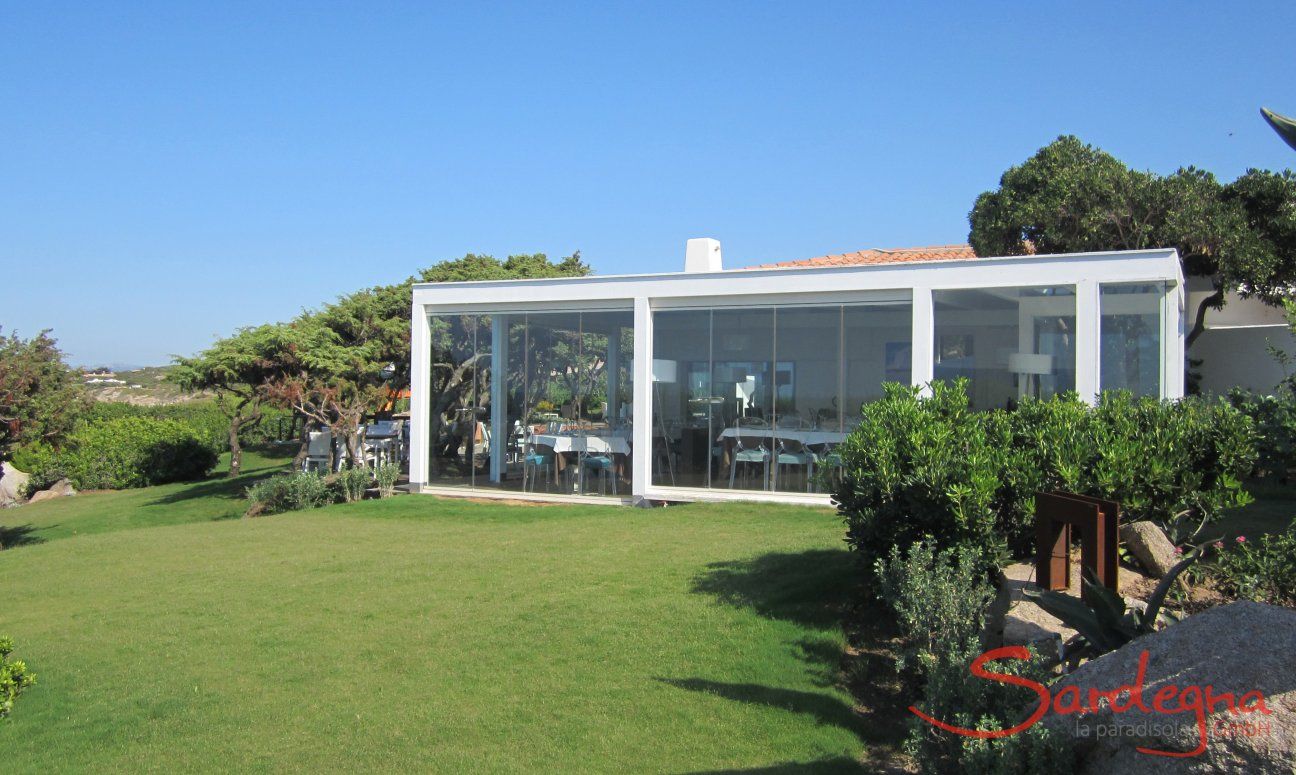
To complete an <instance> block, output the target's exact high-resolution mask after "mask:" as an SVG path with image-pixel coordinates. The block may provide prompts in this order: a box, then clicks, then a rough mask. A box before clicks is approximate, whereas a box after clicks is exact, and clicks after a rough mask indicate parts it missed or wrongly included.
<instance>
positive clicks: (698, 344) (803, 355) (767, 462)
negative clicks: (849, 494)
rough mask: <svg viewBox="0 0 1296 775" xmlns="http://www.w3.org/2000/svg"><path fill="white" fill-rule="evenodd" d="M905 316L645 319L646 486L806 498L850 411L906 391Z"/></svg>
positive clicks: (838, 312)
mask: <svg viewBox="0 0 1296 775" xmlns="http://www.w3.org/2000/svg"><path fill="white" fill-rule="evenodd" d="M911 317H912V309H911V304H910V302H909V301H908V300H904V301H891V302H878V303H870V304H822V305H781V306H760V307H715V308H705V309H676V310H659V311H657V312H654V313H653V358H652V365H653V379H652V386H653V414H652V418H653V457H652V465H651V471H652V482H653V484H654V485H657V486H675V487H699V488H712V489H736V490H774V491H780V492H814V491H816V490H817V489H818V482H819V477H817V476H816V474H817V473H821V472H822V471H823V469H825V467H827V468H829V469H831V467H832V466H835V465H838V459H837V458H836V456H835V455H834V453H833V448H834V447H835V446H836V445H837V444H839V443H840V442H841V441H842V440H844V439H845V435H846V433H847V432H849V430H850V425H849V424H848V423H849V422H850V421H851V419H852V418H854V419H856V420H857V419H858V413H859V406H860V403H861V402H862V401H863V400H866V399H869V398H874V397H876V396H878V395H880V394H881V391H882V383H883V382H885V381H888V380H894V381H900V382H904V383H905V384H908V383H909V381H910V365H909V358H910V353H911V351H912V348H911V346H910V344H911V343H910V338H911V334H910V332H911V330H912V325H911ZM829 473H831V471H829Z"/></svg>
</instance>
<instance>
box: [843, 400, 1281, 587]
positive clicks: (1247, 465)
mask: <svg viewBox="0 0 1296 775" xmlns="http://www.w3.org/2000/svg"><path fill="white" fill-rule="evenodd" d="M931 387H932V392H931V395H930V396H928V397H923V396H920V395H919V392H918V389H917V388H915V387H911V386H908V385H896V384H889V385H887V386H886V394H885V396H884V397H883V398H881V399H879V400H877V401H874V402H872V403H868V404H865V405H864V406H863V408H862V419H861V422H860V424H859V426H857V427H856V428H855V429H854V430H853V431H852V432H851V434H850V436H849V437H848V438H847V439H846V441H845V442H844V443H843V444H842V445H841V446H840V447H839V448H838V451H839V453H840V454H841V456H842V462H843V468H842V473H841V476H840V477H839V479H838V481H837V482H836V484H835V485H834V488H833V496H834V499H835V500H836V502H837V504H838V511H839V513H840V514H841V516H842V517H843V519H844V520H845V522H846V527H847V543H848V544H849V545H850V547H851V548H852V549H854V550H856V551H857V552H859V553H860V556H861V559H862V560H863V561H864V563H865V567H866V568H869V569H872V568H873V566H874V563H876V561H877V560H878V559H880V558H882V557H883V556H885V554H886V552H887V551H889V550H890V548H891V547H894V546H910V545H911V544H913V543H914V542H915V541H917V540H919V539H921V538H923V537H924V536H930V537H931V538H932V540H934V541H935V542H936V544H937V545H938V546H940V547H951V546H956V545H971V546H976V547H979V548H980V550H981V552H982V556H983V557H984V558H985V561H986V564H987V565H988V566H993V565H1000V564H1003V563H1004V562H1005V561H1006V560H1007V559H1008V558H1009V557H1010V556H1011V557H1026V556H1028V555H1029V554H1030V552H1031V550H1032V547H1033V543H1034V533H1033V520H1034V510H1035V493H1036V492H1040V491H1048V490H1066V491H1071V492H1078V493H1082V494H1087V495H1093V496H1100V497H1104V498H1110V499H1112V500H1116V501H1118V502H1119V503H1120V504H1121V507H1122V514H1123V515H1124V518H1125V519H1127V520H1129V521H1135V520H1140V519H1150V520H1152V521H1154V522H1156V523H1157V524H1159V525H1160V526H1161V527H1162V528H1163V529H1165V530H1166V531H1167V532H1168V533H1169V534H1170V535H1171V538H1172V540H1175V541H1176V543H1178V542H1180V541H1183V540H1187V539H1189V538H1191V536H1192V534H1193V533H1194V532H1195V531H1194V530H1193V528H1195V527H1197V526H1199V525H1200V524H1202V523H1208V522H1211V521H1213V520H1215V519H1217V518H1218V517H1219V516H1221V514H1222V512H1223V511H1224V510H1226V509H1229V508H1232V507H1235V506H1240V505H1244V504H1246V503H1247V502H1249V496H1248V495H1247V493H1246V492H1245V491H1244V490H1243V488H1242V480H1243V478H1244V477H1246V476H1247V474H1248V473H1249V472H1250V471H1251V469H1252V467H1253V465H1254V461H1255V456H1256V451H1255V447H1256V439H1255V432H1254V430H1253V424H1252V421H1251V419H1250V418H1248V417H1247V416H1246V415H1245V414H1243V413H1242V412H1241V411H1239V410H1238V409H1236V408H1234V407H1233V406H1231V405H1230V404H1229V403H1228V402H1226V401H1223V400H1219V399H1204V398H1186V399H1182V400H1179V401H1159V400H1156V399H1153V398H1133V397H1131V396H1130V395H1129V394H1128V393H1108V394H1104V395H1103V396H1102V397H1101V399H1100V401H1099V403H1098V405H1097V406H1096V407H1091V406H1088V405H1087V404H1085V403H1083V402H1081V401H1080V400H1079V399H1078V398H1077V397H1076V396H1075V395H1074V394H1068V395H1063V396H1055V397H1053V398H1050V399H1047V400H1034V399H1026V400H1024V401H1022V402H1021V404H1020V405H1019V406H1018V407H1017V408H1016V409H1014V410H1006V409H998V410H989V411H972V410H971V409H970V408H969V405H968V397H967V384H966V381H964V380H959V381H956V382H953V383H945V382H936V383H933V384H932V386H931ZM1184 515H1186V516H1184ZM1185 526H1191V527H1185Z"/></svg>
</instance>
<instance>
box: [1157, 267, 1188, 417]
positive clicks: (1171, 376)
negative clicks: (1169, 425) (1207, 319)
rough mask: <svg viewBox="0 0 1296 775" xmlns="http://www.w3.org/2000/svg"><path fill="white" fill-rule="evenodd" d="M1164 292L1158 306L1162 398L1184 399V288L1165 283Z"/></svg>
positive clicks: (1186, 364)
mask: <svg viewBox="0 0 1296 775" xmlns="http://www.w3.org/2000/svg"><path fill="white" fill-rule="evenodd" d="M1165 289H1166V292H1165V300H1164V303H1163V304H1162V306H1161V324H1162V329H1161V337H1162V339H1161V341H1162V346H1161V352H1162V353H1164V357H1165V360H1164V361H1163V362H1162V364H1161V396H1162V398H1183V395H1184V370H1185V369H1186V368H1187V366H1188V362H1187V361H1186V360H1185V354H1184V336H1185V331H1186V323H1187V321H1186V320H1185V317H1184V312H1185V309H1184V308H1185V304H1184V286H1183V283H1173V282H1168V283H1166V284H1165Z"/></svg>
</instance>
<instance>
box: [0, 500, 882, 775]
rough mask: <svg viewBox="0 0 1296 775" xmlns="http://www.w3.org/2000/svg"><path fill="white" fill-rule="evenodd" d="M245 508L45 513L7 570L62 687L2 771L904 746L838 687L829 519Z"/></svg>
mask: <svg viewBox="0 0 1296 775" xmlns="http://www.w3.org/2000/svg"><path fill="white" fill-rule="evenodd" d="M230 492H231V491H230V490H228V489H227V488H225V487H222V486H219V485H218V483H216V484H214V483H212V482H208V483H200V484H197V485H186V486H177V487H171V488H154V489H153V490H147V491H138V492H135V493H111V494H103V495H88V496H79V497H78V498H76V499H71V500H70V501H68V503H67V504H66V505H65V504H58V503H55V504H50V505H49V507H44V506H37V507H33V508H32V509H31V510H30V511H29V512H27V513H26V514H25V515H24V516H23V519H24V520H29V521H30V522H32V523H33V524H34V525H36V526H37V528H36V532H37V534H39V535H40V536H41V537H44V538H47V539H50V540H47V541H45V542H43V543H34V544H31V545H27V546H21V547H18V548H15V549H12V550H8V551H4V552H0V588H2V589H4V590H5V600H6V604H5V606H4V608H3V610H2V611H0V633H6V634H10V635H12V636H13V637H14V638H15V639H16V641H17V643H18V645H19V650H20V654H19V655H20V656H21V657H23V658H25V659H26V660H27V661H28V663H29V665H30V666H31V667H32V668H33V670H35V672H36V673H37V674H38V675H39V683H38V684H37V686H35V687H34V688H33V689H31V690H30V691H29V692H28V693H27V694H25V695H24V696H23V697H22V698H21V699H20V700H19V702H18V704H17V706H16V707H15V711H14V713H13V715H12V717H11V718H10V719H9V720H8V721H5V722H3V723H0V761H3V762H4V770H5V771H6V772H50V771H89V770H94V771H127V770H129V771H137V770H166V771H184V770H213V769H221V770H236V771H243V770H259V771H271V770H285V769H286V770H307V769H310V770H317V769H323V770H328V771H339V770H340V771H348V770H369V771H376V770H392V769H397V770H402V771H429V770H439V771H549V772H552V771H586V770H588V771H623V772H624V771H633V772H641V771H651V772H687V771H706V770H744V769H761V768H778V769H783V768H786V769H788V770H795V769H798V768H800V767H805V768H807V769H812V770H816V771H818V770H860V769H864V768H863V767H862V766H861V765H860V763H859V762H860V761H861V758H862V757H864V756H866V755H867V750H866V749H869V748H877V747H882V748H885V747H887V746H889V745H892V744H894V742H895V741H889V740H888V741H878V744H877V745H876V746H875V745H874V741H873V740H872V739H871V738H870V734H871V732H870V730H869V729H868V728H867V727H866V726H865V725H863V724H861V722H860V720H859V717H858V716H857V715H856V714H855V713H854V712H853V709H852V700H851V698H850V695H849V694H848V693H847V692H846V691H844V690H842V689H841V688H840V687H839V685H838V683H839V676H838V671H839V665H840V655H841V652H842V649H843V646H844V639H843V635H842V633H841V630H840V627H839V625H838V607H839V606H840V604H841V603H842V602H843V601H844V600H845V599H846V596H847V595H848V594H849V585H850V580H851V578H852V573H851V559H850V558H849V556H848V555H847V553H846V552H845V551H844V550H843V548H842V541H841V536H842V528H841V525H840V523H839V522H838V521H837V519H836V517H835V516H834V515H833V514H832V513H831V512H829V511H826V510H814V509H802V508H793V507H776V506H764V505H761V506H756V505H745V504H735V505H726V506H703V505H696V506H678V507H670V508H667V509H657V510H640V509H630V508H612V507H593V506H543V507H537V506H529V507H528V506H502V505H495V504H483V503H471V502H464V501H455V500H439V499H435V498H431V497H426V496H407V497H400V498H394V499H390V500H386V501H371V502H366V503H361V504H354V505H351V506H334V507H330V508H327V509H322V510H317V511H313V512H306V513H296V514H287V515H279V516H273V517H264V518H258V519H223V518H222V517H228V516H234V515H236V514H237V513H239V512H240V511H241V503H239V502H238V501H237V500H234V499H232V498H230V497H229V494H230ZM74 505H75V508H73V506H74ZM55 506H61V507H62V508H60V509H55V508H54V507H55ZM38 509H43V510H44V511H46V512H48V513H38ZM4 516H5V517H6V520H5V523H6V524H11V523H12V522H13V520H12V518H11V517H10V515H8V514H6V515H4ZM148 524H151V525H153V526H150V527H145V525H148Z"/></svg>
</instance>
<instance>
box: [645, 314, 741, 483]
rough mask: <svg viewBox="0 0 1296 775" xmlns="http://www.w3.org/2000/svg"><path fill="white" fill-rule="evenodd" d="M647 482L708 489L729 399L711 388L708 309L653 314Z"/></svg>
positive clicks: (715, 462)
mask: <svg viewBox="0 0 1296 775" xmlns="http://www.w3.org/2000/svg"><path fill="white" fill-rule="evenodd" d="M652 390H653V395H652V406H653V427H652V440H653V441H652V450H651V454H652V461H651V462H652V466H651V467H652V481H653V484H655V485H658V486H666V487H708V486H710V482H711V478H712V475H713V473H714V467H715V466H716V465H717V464H718V463H717V461H716V460H715V457H714V455H713V450H714V449H715V448H716V441H715V439H716V434H717V433H719V431H720V429H721V428H722V427H723V422H724V420H723V415H724V413H725V410H726V405H727V402H728V401H729V399H727V398H726V397H725V396H721V395H718V394H717V393H716V392H715V391H714V390H712V382H711V310H709V309H698V310H663V311H661V312H656V313H654V314H653V357H652Z"/></svg>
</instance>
